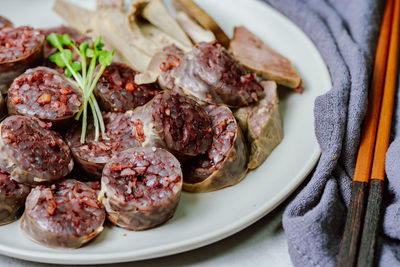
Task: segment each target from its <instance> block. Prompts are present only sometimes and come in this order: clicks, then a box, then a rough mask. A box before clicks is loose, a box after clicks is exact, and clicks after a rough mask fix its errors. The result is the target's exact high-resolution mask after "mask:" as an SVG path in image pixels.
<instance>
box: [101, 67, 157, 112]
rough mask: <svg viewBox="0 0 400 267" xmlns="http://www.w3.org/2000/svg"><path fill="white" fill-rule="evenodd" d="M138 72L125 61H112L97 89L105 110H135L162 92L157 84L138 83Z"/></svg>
mask: <svg viewBox="0 0 400 267" xmlns="http://www.w3.org/2000/svg"><path fill="white" fill-rule="evenodd" d="M136 74H137V72H135V71H134V70H133V69H132V68H131V67H129V66H127V65H125V64H123V63H112V64H111V65H110V66H108V67H107V68H106V69H105V71H104V72H103V75H102V76H101V78H100V80H99V82H98V83H97V86H96V90H95V94H96V97H97V99H99V101H100V105H101V107H102V110H103V111H110V112H124V111H128V110H134V109H135V108H136V107H139V106H143V105H144V104H146V103H147V102H149V101H150V100H151V99H152V98H153V97H154V96H155V95H156V94H157V93H158V92H160V89H159V87H158V86H157V85H156V84H146V85H137V84H136V83H135V75H136Z"/></svg>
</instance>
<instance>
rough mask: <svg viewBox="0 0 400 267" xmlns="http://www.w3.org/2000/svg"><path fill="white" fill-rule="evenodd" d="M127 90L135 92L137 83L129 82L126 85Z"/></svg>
mask: <svg viewBox="0 0 400 267" xmlns="http://www.w3.org/2000/svg"><path fill="white" fill-rule="evenodd" d="M125 90H126V91H128V92H133V91H134V90H135V84H134V83H133V82H129V83H127V84H126V85H125Z"/></svg>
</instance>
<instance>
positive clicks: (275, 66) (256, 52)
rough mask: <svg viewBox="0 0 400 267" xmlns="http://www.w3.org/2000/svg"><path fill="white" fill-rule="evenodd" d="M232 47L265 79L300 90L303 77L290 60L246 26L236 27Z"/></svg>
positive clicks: (246, 63) (248, 66) (235, 54)
mask: <svg viewBox="0 0 400 267" xmlns="http://www.w3.org/2000/svg"><path fill="white" fill-rule="evenodd" d="M230 49H231V51H232V53H233V55H234V56H235V57H236V58H237V59H238V60H239V62H240V63H242V64H243V65H244V66H245V67H247V68H249V69H250V70H252V71H254V72H256V73H259V74H260V75H261V76H262V77H263V78H264V79H267V80H274V81H275V82H277V83H278V84H281V85H284V86H287V87H290V88H294V89H297V90H300V88H301V78H300V76H299V74H298V73H297V71H296V69H295V68H294V67H293V65H292V64H291V63H290V61H289V60H288V59H287V58H285V57H284V56H282V55H281V54H279V53H278V52H276V51H275V50H274V49H272V48H271V47H270V46H268V45H267V44H265V43H264V42H263V41H262V40H261V39H260V38H258V37H257V36H256V35H255V34H253V33H252V32H250V31H249V30H248V29H247V28H245V27H244V26H240V27H236V28H235V30H234V37H233V39H232V41H231V44H230Z"/></svg>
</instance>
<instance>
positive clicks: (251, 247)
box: [0, 201, 292, 267]
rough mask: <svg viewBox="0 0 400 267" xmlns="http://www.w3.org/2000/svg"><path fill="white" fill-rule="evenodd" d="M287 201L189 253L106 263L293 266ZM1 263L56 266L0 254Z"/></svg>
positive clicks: (122, 266) (5, 265) (118, 266)
mask: <svg viewBox="0 0 400 267" xmlns="http://www.w3.org/2000/svg"><path fill="white" fill-rule="evenodd" d="M287 202H288V201H286V202H285V203H283V204H282V205H281V206H279V207H278V208H277V209H275V210H274V211H273V212H272V213H270V214H268V215H267V216H265V217H264V218H262V219H261V220H260V221H258V222H256V223H255V224H253V225H251V226H250V227H248V228H246V229H245V230H243V231H241V232H239V233H237V234H235V235H233V236H231V237H228V238H226V239H224V240H222V241H219V242H217V243H214V244H212V245H209V246H206V247H203V248H199V249H196V250H193V251H190V252H186V253H181V254H177V255H173V256H169V257H163V258H158V259H153V260H146V261H139V262H135V264H132V263H122V264H109V265H104V266H112V267H127V266H145V267H150V266H187V265H190V266H249V267H250V266H274V267H281V266H282V267H286V266H292V264H291V261H290V258H289V254H288V252H287V243H286V239H285V236H284V233H283V229H282V212H283V209H284V207H285V206H286V205H287ZM0 266H2V267H8V266H13V267H14V266H15V267H20V266H34V267H45V266H54V265H48V264H40V263H32V262H28V261H22V260H17V259H13V258H9V257H6V256H2V255H0Z"/></svg>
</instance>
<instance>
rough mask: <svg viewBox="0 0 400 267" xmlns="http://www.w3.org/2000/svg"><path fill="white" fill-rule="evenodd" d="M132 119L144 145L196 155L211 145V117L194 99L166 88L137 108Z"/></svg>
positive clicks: (186, 154) (176, 152) (179, 154)
mask: <svg viewBox="0 0 400 267" xmlns="http://www.w3.org/2000/svg"><path fill="white" fill-rule="evenodd" d="M131 120H132V121H133V122H134V123H135V124H136V129H135V132H136V138H137V140H138V141H139V143H140V144H141V146H143V147H153V146H154V147H159V148H164V149H166V150H168V151H170V152H171V153H173V154H174V155H176V156H196V155H199V154H203V153H205V152H206V151H207V150H208V149H209V148H210V146H211V141H212V130H211V121H210V118H209V116H208V114H207V113H206V112H205V110H204V109H203V108H202V107H201V106H200V105H199V104H197V103H196V102H195V101H193V100H192V99H190V98H188V97H186V96H184V95H180V94H178V93H176V92H172V91H164V92H162V93H160V94H158V95H157V96H155V97H154V98H153V100H151V101H150V102H149V103H147V104H146V105H144V106H142V107H139V108H137V109H136V110H135V111H134V112H133V115H132V118H131Z"/></svg>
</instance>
